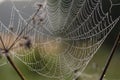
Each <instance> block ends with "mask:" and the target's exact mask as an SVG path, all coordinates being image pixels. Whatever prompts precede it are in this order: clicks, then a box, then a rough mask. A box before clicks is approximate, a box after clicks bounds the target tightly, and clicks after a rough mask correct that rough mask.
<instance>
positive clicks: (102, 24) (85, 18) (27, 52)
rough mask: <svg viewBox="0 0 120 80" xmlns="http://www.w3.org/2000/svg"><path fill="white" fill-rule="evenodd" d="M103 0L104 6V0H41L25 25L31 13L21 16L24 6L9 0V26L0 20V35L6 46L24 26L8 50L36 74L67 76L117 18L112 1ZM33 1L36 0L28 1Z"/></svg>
mask: <svg viewBox="0 0 120 80" xmlns="http://www.w3.org/2000/svg"><path fill="white" fill-rule="evenodd" d="M107 2H108V6H107V7H106V9H104V0H45V1H44V2H43V4H44V5H43V9H42V10H41V11H40V13H38V14H37V17H35V18H34V20H33V21H32V22H30V24H29V25H28V26H27V27H26V28H25V29H24V27H25V25H27V23H28V22H29V19H30V18H31V16H29V18H27V19H25V18H23V16H24V14H26V13H24V10H22V9H18V8H17V7H16V3H15V2H12V4H13V7H12V11H11V19H10V24H9V27H6V26H5V25H4V24H3V23H2V22H0V25H1V26H0V36H1V37H2V39H3V40H5V41H4V44H5V45H6V46H7V47H8V48H9V46H10V45H11V43H13V42H12V41H14V39H15V38H16V37H17V36H18V35H19V34H20V32H21V31H22V30H23V29H24V31H23V33H22V35H21V36H20V39H19V40H18V41H17V42H16V44H15V45H14V46H13V48H12V50H11V53H12V54H13V55H14V56H15V57H17V58H18V59H19V60H20V61H22V62H23V63H24V64H25V65H26V66H28V67H29V68H30V69H31V70H32V71H35V72H37V73H38V74H40V75H43V76H45V77H49V78H58V79H60V80H65V79H68V78H69V79H70V80H71V79H73V78H74V77H75V75H74V74H76V73H78V74H81V73H82V71H83V70H84V69H85V67H86V66H87V64H88V63H89V61H90V60H91V59H92V57H93V55H94V54H95V53H96V52H97V50H98V49H99V48H100V46H101V45H102V44H103V42H104V41H105V39H106V37H107V36H108V35H109V33H110V32H111V30H112V29H113V28H114V26H115V25H116V24H117V22H118V21H119V16H117V17H114V15H111V14H112V9H113V4H112V1H110V0H107ZM33 3H38V2H37V1H32V0H31V1H29V4H30V5H31V4H33ZM31 6H32V5H31ZM24 8H25V7H24ZM39 20H42V22H40V21H39ZM26 44H27V45H26ZM28 44H29V45H28ZM1 45H2V43H0V48H1V49H2V48H3V47H2V46H1ZM3 64H4V63H3ZM3 64H1V65H3Z"/></svg>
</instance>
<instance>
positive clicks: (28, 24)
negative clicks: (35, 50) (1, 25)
mask: <svg viewBox="0 0 120 80" xmlns="http://www.w3.org/2000/svg"><path fill="white" fill-rule="evenodd" d="M40 9H41V8H40V7H39V8H38V9H37V11H36V12H35V14H34V15H33V17H32V18H31V19H30V20H29V21H28V23H27V25H26V26H25V27H24V28H23V29H22V31H21V32H20V34H19V35H18V36H17V38H16V39H15V40H14V42H13V43H12V45H11V46H10V47H9V49H8V50H10V49H11V48H12V47H13V46H14V45H15V43H16V42H17V40H18V39H19V37H20V36H21V35H22V33H23V32H24V30H25V29H26V28H27V27H28V25H29V24H30V22H31V21H32V20H34V18H35V17H36V16H37V14H38V12H39V11H40ZM32 29H33V28H32ZM32 29H30V30H32Z"/></svg>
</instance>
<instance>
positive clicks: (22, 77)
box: [5, 53, 26, 80]
mask: <svg viewBox="0 0 120 80" xmlns="http://www.w3.org/2000/svg"><path fill="white" fill-rule="evenodd" d="M5 56H6V58H7V60H8V61H9V62H10V64H11V66H12V67H13V68H14V70H15V71H16V72H17V74H18V75H19V76H20V78H21V80H26V79H25V77H24V76H23V75H22V73H21V72H20V70H19V69H18V68H17V66H16V65H15V64H14V62H13V61H12V59H11V58H10V56H9V55H8V53H5Z"/></svg>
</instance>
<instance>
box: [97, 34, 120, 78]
mask: <svg viewBox="0 0 120 80" xmlns="http://www.w3.org/2000/svg"><path fill="white" fill-rule="evenodd" d="M119 41H120V33H119V34H118V36H117V38H116V41H115V43H114V46H113V48H112V50H111V52H110V56H109V57H108V60H107V62H106V64H105V67H104V69H103V72H102V74H101V76H100V79H99V80H103V78H104V75H105V73H106V72H107V69H108V67H109V65H110V62H111V60H112V57H113V55H114V53H115V51H116V49H117V47H118V44H119Z"/></svg>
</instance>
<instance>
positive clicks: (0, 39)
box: [0, 36, 5, 49]
mask: <svg viewBox="0 0 120 80" xmlns="http://www.w3.org/2000/svg"><path fill="white" fill-rule="evenodd" d="M0 41H1V43H2V46H3V49H5V45H4V42H3V40H2V37H1V36H0Z"/></svg>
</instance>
